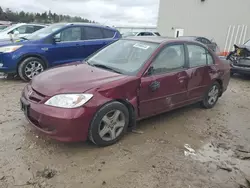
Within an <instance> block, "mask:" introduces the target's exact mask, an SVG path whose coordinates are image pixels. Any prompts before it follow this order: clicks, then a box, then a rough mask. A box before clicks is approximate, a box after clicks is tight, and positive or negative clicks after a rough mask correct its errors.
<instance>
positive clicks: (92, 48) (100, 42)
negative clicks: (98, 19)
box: [82, 26, 117, 58]
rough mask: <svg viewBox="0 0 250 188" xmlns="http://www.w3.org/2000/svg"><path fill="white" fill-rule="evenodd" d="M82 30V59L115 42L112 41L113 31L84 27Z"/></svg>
mask: <svg viewBox="0 0 250 188" xmlns="http://www.w3.org/2000/svg"><path fill="white" fill-rule="evenodd" d="M82 29H83V38H84V44H83V46H82V52H83V58H86V57H88V56H89V55H91V54H93V53H94V52H96V51H98V50H99V49H101V48H102V47H104V46H106V45H108V44H110V43H111V42H113V41H115V40H117V39H114V36H115V31H113V30H109V29H104V28H100V27H91V26H84V27H82Z"/></svg>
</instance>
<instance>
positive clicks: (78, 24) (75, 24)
mask: <svg viewBox="0 0 250 188" xmlns="http://www.w3.org/2000/svg"><path fill="white" fill-rule="evenodd" d="M56 24H58V25H60V24H61V25H65V26H69V25H74V26H91V27H99V28H104V29H112V30H117V29H115V28H113V27H109V26H105V25H101V24H98V23H82V22H72V23H64V22H61V23H55V24H51V25H56ZM51 25H50V26H51Z"/></svg>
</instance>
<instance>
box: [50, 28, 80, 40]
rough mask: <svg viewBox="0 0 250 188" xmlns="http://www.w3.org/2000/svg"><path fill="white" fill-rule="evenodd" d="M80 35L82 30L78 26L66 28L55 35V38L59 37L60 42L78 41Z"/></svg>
mask: <svg viewBox="0 0 250 188" xmlns="http://www.w3.org/2000/svg"><path fill="white" fill-rule="evenodd" d="M81 37H82V32H81V28H80V27H71V28H67V29H65V30H63V31H61V32H60V33H58V34H57V35H56V36H55V38H59V39H60V41H61V42H69V41H79V40H81Z"/></svg>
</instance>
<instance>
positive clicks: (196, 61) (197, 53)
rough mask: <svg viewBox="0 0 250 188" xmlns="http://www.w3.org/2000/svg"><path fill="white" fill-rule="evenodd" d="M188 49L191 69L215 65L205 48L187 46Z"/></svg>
mask: <svg viewBox="0 0 250 188" xmlns="http://www.w3.org/2000/svg"><path fill="white" fill-rule="evenodd" d="M187 48H188V56H189V64H190V67H199V66H205V65H207V64H210V63H211V64H213V58H212V56H211V55H210V54H209V53H208V51H207V50H206V49H205V48H203V47H201V46H197V45H187Z"/></svg>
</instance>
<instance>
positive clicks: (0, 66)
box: [0, 53, 18, 73]
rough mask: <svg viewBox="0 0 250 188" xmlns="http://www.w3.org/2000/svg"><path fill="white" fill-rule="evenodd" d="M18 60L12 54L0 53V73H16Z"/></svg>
mask: <svg viewBox="0 0 250 188" xmlns="http://www.w3.org/2000/svg"><path fill="white" fill-rule="evenodd" d="M17 64H18V60H17V58H16V56H15V55H13V54H12V53H0V72H3V73H16V70H17Z"/></svg>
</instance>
